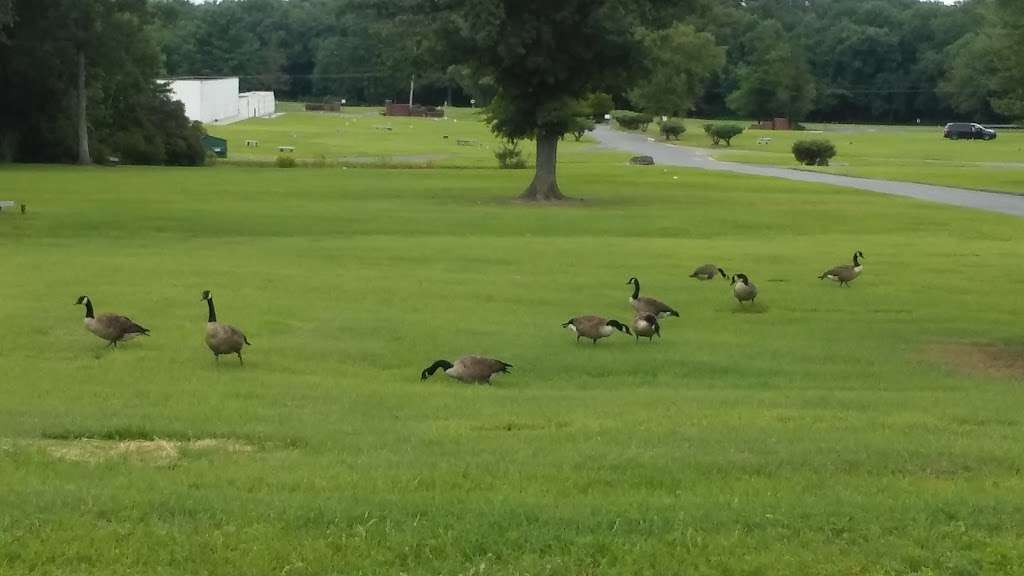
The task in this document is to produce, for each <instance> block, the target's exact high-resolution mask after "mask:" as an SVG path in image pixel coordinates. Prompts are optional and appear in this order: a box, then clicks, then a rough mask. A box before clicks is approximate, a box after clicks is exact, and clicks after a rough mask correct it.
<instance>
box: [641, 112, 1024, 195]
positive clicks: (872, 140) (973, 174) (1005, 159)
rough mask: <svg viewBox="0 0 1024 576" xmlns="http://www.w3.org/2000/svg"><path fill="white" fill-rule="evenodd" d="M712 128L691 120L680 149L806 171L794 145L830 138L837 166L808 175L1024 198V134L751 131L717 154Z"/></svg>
mask: <svg viewBox="0 0 1024 576" xmlns="http://www.w3.org/2000/svg"><path fill="white" fill-rule="evenodd" d="M706 122H708V121H706V120H697V119H689V120H687V121H686V125H687V132H686V134H685V135H684V136H683V137H682V138H681V139H680V143H681V144H685V145H688V146H700V147H706V148H713V149H715V150H716V152H715V154H714V157H715V158H717V159H719V160H726V161H731V162H747V163H752V164H772V165H778V166H787V167H793V168H801V166H800V164H799V163H797V161H796V160H795V159H794V158H793V154H792V151H791V148H792V146H793V143H794V142H795V141H797V140H803V139H811V138H825V139H828V140H831V141H832V143H833V144H835V146H836V150H837V152H838V155H837V156H836V158H835V159H834V160H833V161H832V165H831V166H829V167H826V168H809V167H803V168H804V169H807V170H816V171H824V172H830V173H834V174H845V175H849V176H861V177H865V178H879V179H888V180H905V181H909V182H923V183H926V184H939V185H942V186H954V187H961V188H969V189H974V190H991V191H996V192H1010V193H1014V194H1024V131H1020V130H1017V131H1011V130H1002V131H1000V132H999V136H998V138H996V139H995V140H992V141H989V142H982V141H974V140H958V141H952V140H946V139H944V138H942V128H941V127H938V126H935V127H899V126H856V125H834V124H809V125H808V128H809V130H808V131H803V132H798V131H771V130H747V131H746V132H744V133H743V134H741V135H740V136H738V137H736V138H735V139H733V141H732V146H731V147H725V146H724V145H723V146H720V147H717V148H716V147H713V146H712V145H711V140H710V138H708V137H707V136H706V135H705V134H704V130H703V128H702V126H703V125H704V123H706ZM734 123H735V124H739V125H742V126H747V125H749V124H750V123H749V122H741V121H736V122H734ZM657 130H658V128H657V125H651V126H650V127H649V129H648V132H649V133H650V134H651V135H652V136H653V135H656V133H657ZM761 137H768V138H771V142H769V143H768V144H758V139H759V138H761Z"/></svg>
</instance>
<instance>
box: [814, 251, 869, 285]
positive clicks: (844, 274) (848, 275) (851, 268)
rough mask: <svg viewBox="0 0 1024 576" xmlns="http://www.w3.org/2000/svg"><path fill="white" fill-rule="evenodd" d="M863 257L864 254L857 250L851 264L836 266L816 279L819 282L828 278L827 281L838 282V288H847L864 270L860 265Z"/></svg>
mask: <svg viewBox="0 0 1024 576" xmlns="http://www.w3.org/2000/svg"><path fill="white" fill-rule="evenodd" d="M863 257H864V253H863V252H861V251H860V250H857V251H856V252H854V253H853V264H841V265H839V266H836V267H835V268H832V269H831V270H828V271H827V272H825V273H824V274H822V275H821V276H818V279H819V280H821V279H824V278H828V279H829V280H832V281H835V282H839V286H840V287H842V286H849V285H850V282H853V281H854V280H856V279H857V277H858V276H860V273H861V271H862V270H864V265H863V264H861V263H860V259H861V258H863Z"/></svg>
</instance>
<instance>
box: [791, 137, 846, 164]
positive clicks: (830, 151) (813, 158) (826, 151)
mask: <svg viewBox="0 0 1024 576" xmlns="http://www.w3.org/2000/svg"><path fill="white" fill-rule="evenodd" d="M835 155H836V147H835V146H833V145H832V143H831V142H829V141H828V140H798V141H797V142H794V143H793V157H794V158H796V160H797V162H799V163H801V164H803V165H805V166H828V161H829V160H831V159H832V158H834V157H835Z"/></svg>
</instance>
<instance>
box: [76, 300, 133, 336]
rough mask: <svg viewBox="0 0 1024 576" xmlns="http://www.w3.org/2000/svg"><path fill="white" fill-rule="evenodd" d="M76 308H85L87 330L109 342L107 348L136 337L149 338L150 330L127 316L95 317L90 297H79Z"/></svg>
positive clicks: (107, 315) (104, 315) (106, 315)
mask: <svg viewBox="0 0 1024 576" xmlns="http://www.w3.org/2000/svg"><path fill="white" fill-rule="evenodd" d="M75 305H76V306H85V328H86V329H87V330H89V332H92V333H93V334H95V335H97V336H99V337H100V338H102V339H104V340H106V341H107V342H108V344H107V347H108V348H109V347H111V346H113V347H115V348H116V347H117V343H118V342H123V341H125V340H129V339H131V338H134V337H136V336H139V335H142V336H149V330H148V329H147V328H143V327H142V326H139V325H138V324H136V323H135V322H132V321H131V319H130V318H128V317H127V316H119V315H117V314H100V315H99V316H95V315H94V314H93V309H92V300H90V299H89V297H88V296H79V297H78V300H76V301H75Z"/></svg>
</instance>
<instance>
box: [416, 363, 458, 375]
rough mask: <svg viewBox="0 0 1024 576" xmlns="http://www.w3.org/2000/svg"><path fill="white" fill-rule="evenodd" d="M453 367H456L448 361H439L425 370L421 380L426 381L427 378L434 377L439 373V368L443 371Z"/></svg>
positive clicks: (421, 373)
mask: <svg viewBox="0 0 1024 576" xmlns="http://www.w3.org/2000/svg"><path fill="white" fill-rule="evenodd" d="M452 366H454V364H452V363H451V362H449V361H447V360H437V361H435V362H434V363H433V364H431V365H430V366H427V367H426V368H424V369H423V372H420V380H426V379H427V378H430V377H431V376H433V375H434V372H437V370H438V369H439V368H440V369H441V370H447V369H449V368H451V367H452Z"/></svg>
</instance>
